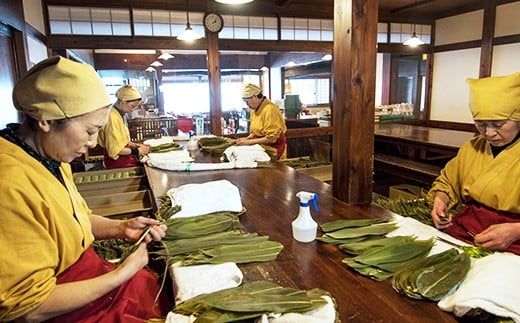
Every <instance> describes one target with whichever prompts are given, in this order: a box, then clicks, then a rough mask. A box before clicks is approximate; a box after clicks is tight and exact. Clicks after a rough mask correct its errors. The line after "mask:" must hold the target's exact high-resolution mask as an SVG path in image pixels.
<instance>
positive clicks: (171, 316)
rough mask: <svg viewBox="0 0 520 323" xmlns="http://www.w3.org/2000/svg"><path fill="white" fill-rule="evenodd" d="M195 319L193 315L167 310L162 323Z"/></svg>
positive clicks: (191, 322) (190, 321)
mask: <svg viewBox="0 0 520 323" xmlns="http://www.w3.org/2000/svg"><path fill="white" fill-rule="evenodd" d="M196 319H197V317H196V316H194V315H190V316H186V315H182V314H176V313H173V312H169V313H168V315H167V316H166V319H165V320H164V323H193V322H195V320H196Z"/></svg>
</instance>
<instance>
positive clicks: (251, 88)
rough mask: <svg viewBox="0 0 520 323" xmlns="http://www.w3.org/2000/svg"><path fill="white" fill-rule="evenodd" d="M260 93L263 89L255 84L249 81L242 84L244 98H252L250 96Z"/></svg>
mask: <svg viewBox="0 0 520 323" xmlns="http://www.w3.org/2000/svg"><path fill="white" fill-rule="evenodd" d="M260 93H262V89H261V88H259V87H258V86H256V85H254V84H251V83H247V84H244V85H243V86H242V97H243V98H250V97H252V96H255V95H258V94H260Z"/></svg>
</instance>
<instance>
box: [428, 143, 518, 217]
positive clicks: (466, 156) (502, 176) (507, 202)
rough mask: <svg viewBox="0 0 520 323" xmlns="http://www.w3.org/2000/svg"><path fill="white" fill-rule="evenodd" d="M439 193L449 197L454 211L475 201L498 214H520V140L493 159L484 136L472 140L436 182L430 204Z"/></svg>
mask: <svg viewBox="0 0 520 323" xmlns="http://www.w3.org/2000/svg"><path fill="white" fill-rule="evenodd" d="M436 191H443V192H445V193H447V194H448V196H449V198H450V204H449V205H448V207H450V208H451V207H452V206H453V205H455V204H456V203H459V202H462V203H464V202H467V201H469V200H474V201H476V202H479V203H480V204H483V205H485V206H487V207H490V208H492V209H495V210H498V211H506V212H512V213H516V214H520V141H517V142H516V143H513V144H512V145H511V146H509V147H507V148H506V149H504V150H503V151H502V152H500V153H499V154H498V155H497V156H496V157H495V158H493V154H492V152H491V147H490V145H489V143H488V142H487V141H486V139H485V138H484V137H482V136H478V137H475V138H473V139H471V140H470V141H468V142H466V143H465V144H464V145H462V147H460V149H459V152H458V153H457V156H455V158H453V159H452V160H450V161H449V162H448V163H447V164H446V167H445V168H444V169H443V170H442V171H441V174H440V175H439V177H438V178H437V179H436V180H435V182H434V183H433V185H432V188H431V190H430V191H429V193H428V195H427V199H428V201H429V202H430V203H431V202H432V201H433V197H434V195H435V192H436Z"/></svg>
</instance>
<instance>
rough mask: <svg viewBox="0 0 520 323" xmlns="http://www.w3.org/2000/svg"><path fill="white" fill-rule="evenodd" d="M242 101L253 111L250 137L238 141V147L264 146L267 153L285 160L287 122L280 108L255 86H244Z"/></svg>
mask: <svg viewBox="0 0 520 323" xmlns="http://www.w3.org/2000/svg"><path fill="white" fill-rule="evenodd" d="M242 99H243V100H244V102H245V103H246V104H247V106H248V107H249V108H250V109H251V110H252V111H251V124H250V125H249V135H248V136H247V137H245V138H239V139H238V140H237V141H236V144H237V145H238V146H251V145H255V144H259V145H262V146H263V147H264V148H265V150H266V151H268V152H270V153H272V154H273V155H275V156H277V157H278V158H279V159H283V158H285V157H286V156H287V147H286V141H287V139H286V137H285V132H286V131H287V127H286V126H285V120H284V118H283V115H282V113H281V112H280V108H278V106H277V105H276V104H274V103H273V102H271V101H269V100H268V99H267V98H266V97H265V96H264V95H263V94H262V89H261V88H259V87H258V86H256V85H254V84H244V85H243V87H242Z"/></svg>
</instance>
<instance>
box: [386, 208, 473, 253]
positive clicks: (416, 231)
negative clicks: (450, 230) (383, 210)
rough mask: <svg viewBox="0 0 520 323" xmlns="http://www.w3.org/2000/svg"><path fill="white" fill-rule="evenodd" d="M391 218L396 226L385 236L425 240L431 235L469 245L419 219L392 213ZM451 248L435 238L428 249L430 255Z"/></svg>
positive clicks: (457, 243)
mask: <svg viewBox="0 0 520 323" xmlns="http://www.w3.org/2000/svg"><path fill="white" fill-rule="evenodd" d="M393 220H394V221H395V222H396V223H397V225H398V228H397V229H396V230H394V231H392V232H390V233H388V234H387V235H386V236H387V237H395V236H414V237H417V239H420V240H427V239H430V238H433V237H439V238H442V239H444V240H447V241H451V242H452V243H454V244H456V245H459V246H465V245H469V244H467V243H465V242H463V241H460V240H458V239H456V238H454V237H452V236H450V235H449V234H446V233H444V232H442V231H439V230H438V229H436V228H434V227H432V226H429V225H426V224H424V223H421V222H420V221H417V220H415V219H413V218H410V217H404V216H401V215H398V214H394V219H393ZM451 248H453V246H452V245H450V244H448V243H446V242H444V241H441V240H437V241H435V244H434V246H433V248H432V250H431V251H430V255H433V254H437V253H440V252H443V251H445V250H447V249H451Z"/></svg>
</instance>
